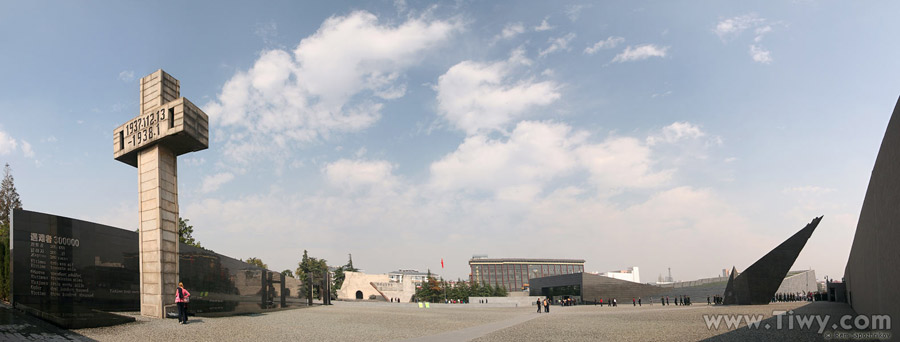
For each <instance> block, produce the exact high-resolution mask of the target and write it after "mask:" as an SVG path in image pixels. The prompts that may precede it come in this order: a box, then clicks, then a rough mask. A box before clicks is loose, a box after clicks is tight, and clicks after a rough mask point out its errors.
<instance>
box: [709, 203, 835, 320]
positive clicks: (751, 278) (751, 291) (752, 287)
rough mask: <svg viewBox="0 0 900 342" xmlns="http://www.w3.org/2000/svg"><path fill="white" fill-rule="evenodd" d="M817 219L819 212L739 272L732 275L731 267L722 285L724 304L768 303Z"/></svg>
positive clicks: (812, 229)
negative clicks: (801, 227)
mask: <svg viewBox="0 0 900 342" xmlns="http://www.w3.org/2000/svg"><path fill="white" fill-rule="evenodd" d="M820 221H822V216H819V217H816V218H814V219H813V220H812V222H810V223H809V224H807V225H806V227H804V228H803V229H801V230H800V231H799V232H797V233H796V234H794V235H793V236H791V237H790V238H788V239H787V240H785V241H784V242H782V243H781V244H780V245H778V247H775V249H773V250H772V251H771V252H769V253H768V254H766V255H764V256H763V257H762V258H760V259H759V260H757V261H756V262H755V263H753V265H750V267H747V269H746V270H744V272H741V274H740V275H738V276H735V275H734V274H735V269H734V268H732V271H731V278H729V279H728V285H726V287H725V296H724V297H725V304H740V305H753V304H769V302H770V301H771V300H772V297H773V296H774V295H775V291H778V287H779V286H780V285H781V282H782V281H784V277H785V276H786V275H787V273H788V271H790V270H791V266H793V265H794V261H796V260H797V256H799V255H800V251H802V250H803V247H804V246H806V241H807V240H809V237H810V236H811V235H812V233H813V231H815V230H816V227H817V226H818V225H819V222H820Z"/></svg>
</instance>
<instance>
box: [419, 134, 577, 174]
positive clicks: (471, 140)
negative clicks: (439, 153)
mask: <svg viewBox="0 0 900 342" xmlns="http://www.w3.org/2000/svg"><path fill="white" fill-rule="evenodd" d="M583 138H584V136H583V135H582V134H575V135H573V134H571V127H569V126H567V125H564V124H553V123H542V122H529V121H524V122H520V123H519V124H518V125H517V126H516V128H515V130H513V132H512V134H511V135H510V137H509V138H508V139H506V141H501V140H495V139H490V138H488V137H486V136H483V135H476V136H470V137H468V138H466V140H465V141H464V142H463V143H462V144H460V145H459V147H458V148H457V149H456V151H454V152H453V153H451V154H448V155H446V156H444V157H443V158H441V159H440V160H438V161H436V162H434V163H432V164H431V176H432V178H431V184H432V186H433V187H434V188H435V189H438V190H441V191H447V190H480V191H493V190H496V189H503V188H507V187H519V186H529V185H531V186H533V185H538V184H543V183H544V182H545V181H547V180H549V179H552V178H554V177H556V176H559V175H560V174H561V173H564V172H566V171H568V170H571V169H573V168H574V167H575V165H576V158H575V155H574V154H573V153H572V149H573V146H574V145H576V144H579V143H581V141H582V140H583Z"/></svg>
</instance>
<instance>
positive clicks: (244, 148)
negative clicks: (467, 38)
mask: <svg viewBox="0 0 900 342" xmlns="http://www.w3.org/2000/svg"><path fill="white" fill-rule="evenodd" d="M459 28H460V23H459V22H457V21H455V20H431V19H429V18H427V17H419V18H409V19H408V20H407V21H405V22H403V23H400V24H399V25H390V24H380V23H379V22H378V18H377V17H376V16H375V15H373V14H371V13H368V12H363V11H359V12H353V13H351V14H349V15H347V16H336V17H331V18H329V19H327V20H325V22H324V23H322V25H321V26H320V27H319V30H318V31H316V33H314V34H313V35H311V36H309V37H306V38H305V39H303V40H302V41H301V42H300V44H299V45H298V46H297V48H296V49H294V51H291V52H289V51H284V50H280V49H275V50H268V51H263V52H262V53H261V54H260V57H259V59H257V61H256V62H255V63H254V65H253V67H252V68H250V69H249V70H246V71H239V72H237V73H236V74H235V75H234V76H233V77H232V78H231V79H230V80H228V81H227V82H226V83H225V85H224V86H223V87H222V90H221V92H220V93H219V95H218V97H217V98H216V99H215V100H213V101H211V102H209V103H207V104H206V106H205V107H204V109H205V111H206V113H207V114H209V116H210V120H211V121H212V122H213V124H215V125H218V126H220V127H222V128H230V129H231V130H232V131H231V132H229V134H227V135H223V136H225V137H226V138H223V139H227V142H226V143H225V149H226V151H225V154H226V156H229V157H230V158H233V160H232V161H238V162H247V161H249V160H251V159H253V158H254V157H258V156H259V155H266V154H273V151H272V150H273V149H276V150H277V149H285V148H288V147H290V146H292V145H294V144H297V143H300V144H302V143H309V142H315V141H319V140H321V139H328V138H329V137H330V136H331V135H333V134H338V133H344V132H357V131H360V130H363V129H366V128H368V127H369V126H371V125H372V124H373V123H374V122H376V121H377V120H378V119H379V118H380V117H381V108H382V106H383V105H382V102H383V101H384V100H390V99H395V98H398V97H401V96H403V95H404V94H405V93H406V85H405V84H404V83H403V82H402V81H401V80H402V76H403V73H404V71H405V70H406V69H408V68H409V67H411V66H413V65H415V64H417V63H418V62H419V61H420V60H421V59H422V58H423V54H422V52H424V51H426V50H428V49H431V48H434V47H435V46H437V45H438V44H440V43H442V42H444V41H446V40H447V38H448V37H449V36H450V35H451V34H452V33H453V32H454V31H456V30H457V29H459ZM260 152H269V153H260Z"/></svg>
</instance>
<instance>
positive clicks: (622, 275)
mask: <svg viewBox="0 0 900 342" xmlns="http://www.w3.org/2000/svg"><path fill="white" fill-rule="evenodd" d="M600 275H602V276H604V277H610V278H615V279H621V280H627V281H630V282H632V283H640V282H641V273H640V270H639V269H638V268H637V266H635V267H629V268H628V269H627V270H621V271H609V272H603V273H600Z"/></svg>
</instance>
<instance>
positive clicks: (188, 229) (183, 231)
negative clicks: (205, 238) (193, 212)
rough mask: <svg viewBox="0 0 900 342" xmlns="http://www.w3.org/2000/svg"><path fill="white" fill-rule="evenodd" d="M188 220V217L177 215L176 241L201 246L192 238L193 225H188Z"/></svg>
mask: <svg viewBox="0 0 900 342" xmlns="http://www.w3.org/2000/svg"><path fill="white" fill-rule="evenodd" d="M188 221H190V219H183V218H181V217H180V216H179V217H178V241H181V242H183V243H185V244H188V245H191V246H194V247H199V248H203V247H202V246H200V241H197V240H195V239H194V237H193V234H194V226H192V225H188Z"/></svg>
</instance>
